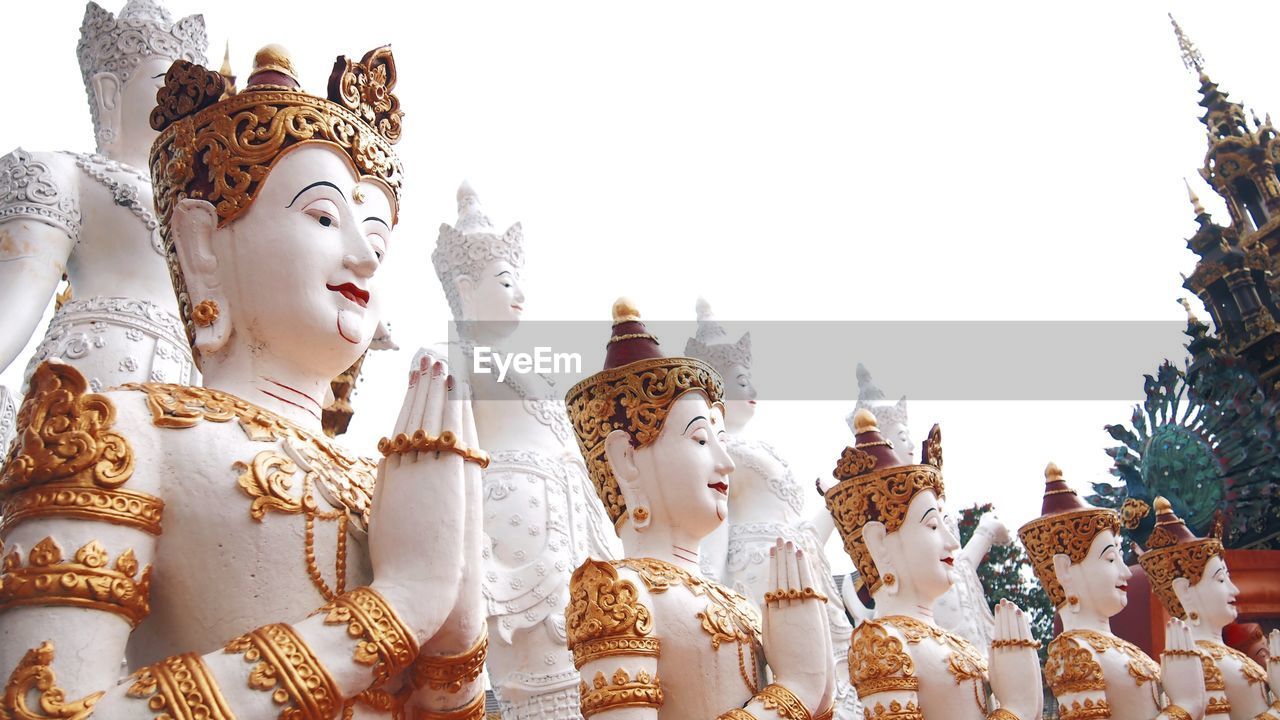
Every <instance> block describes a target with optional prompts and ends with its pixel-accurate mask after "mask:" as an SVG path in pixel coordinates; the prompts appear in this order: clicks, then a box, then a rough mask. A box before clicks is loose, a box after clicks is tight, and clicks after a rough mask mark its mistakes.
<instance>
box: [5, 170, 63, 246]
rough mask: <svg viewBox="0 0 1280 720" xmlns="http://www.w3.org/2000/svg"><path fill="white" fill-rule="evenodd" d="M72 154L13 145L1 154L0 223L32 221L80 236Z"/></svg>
mask: <svg viewBox="0 0 1280 720" xmlns="http://www.w3.org/2000/svg"><path fill="white" fill-rule="evenodd" d="M78 179H79V173H78V171H77V170H76V166H75V156H74V155H70V154H67V153H60V152H32V151H29V150H24V149H23V148H16V149H14V150H13V151H12V152H10V153H8V154H7V155H5V156H3V157H0V222H4V221H6V220H10V219H25V220H34V221H36V222H40V223H44V224H46V225H50V226H52V227H55V228H57V229H59V230H62V231H64V232H66V233H67V234H68V235H69V236H71V238H72V239H73V240H74V239H76V238H78V237H79V236H80V224H81V214H80V197H79V183H78Z"/></svg>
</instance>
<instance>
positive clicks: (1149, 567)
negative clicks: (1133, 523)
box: [1138, 497, 1223, 619]
mask: <svg viewBox="0 0 1280 720" xmlns="http://www.w3.org/2000/svg"><path fill="white" fill-rule="evenodd" d="M1222 553H1223V549H1222V541H1221V540H1218V539H1217V538H1198V537H1196V536H1195V534H1193V533H1192V532H1191V530H1190V529H1189V528H1188V527H1187V524H1186V523H1184V522H1183V521H1182V518H1180V517H1178V516H1177V515H1176V514H1175V513H1174V512H1173V506H1172V505H1170V504H1169V501H1168V500H1166V499H1164V498H1162V497H1157V498H1156V527H1155V529H1154V530H1152V531H1151V536H1150V537H1149V538H1148V539H1147V551H1146V552H1144V553H1142V554H1141V555H1139V556H1138V563H1139V564H1141V565H1142V569H1143V570H1146V571H1147V577H1148V578H1149V579H1150V580H1151V590H1152V591H1153V592H1155V594H1156V596H1157V597H1159V598H1160V602H1162V603H1164V607H1165V609H1166V610H1168V611H1169V614H1170V615H1173V616H1174V617H1178V618H1184V619H1185V618H1186V615H1187V612H1186V610H1185V609H1184V608H1183V607H1182V603H1181V602H1180V601H1179V600H1178V595H1177V593H1175V592H1174V591H1173V581H1174V580H1175V579H1176V578H1186V579H1187V580H1189V581H1190V582H1191V584H1192V585H1195V584H1196V583H1198V582H1200V578H1201V577H1202V576H1203V575H1204V567H1205V565H1208V564H1209V560H1210V558H1212V557H1214V556H1219V557H1221V556H1222Z"/></svg>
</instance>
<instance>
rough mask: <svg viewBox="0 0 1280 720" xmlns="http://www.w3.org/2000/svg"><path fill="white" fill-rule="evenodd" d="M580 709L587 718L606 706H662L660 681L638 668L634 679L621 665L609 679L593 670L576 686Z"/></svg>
mask: <svg viewBox="0 0 1280 720" xmlns="http://www.w3.org/2000/svg"><path fill="white" fill-rule="evenodd" d="M579 690H580V692H579V695H580V700H579V704H580V709H581V710H582V716H583V717H584V718H589V717H591V716H592V715H595V714H597V713H601V712H605V711H606V710H614V709H617V708H625V707H651V708H659V707H662V700H663V697H662V682H661V681H660V680H659V679H658V677H657V676H656V675H655V676H653V678H652V679H651V678H650V677H649V673H647V672H645V671H643V670H641V671H640V672H639V673H638V674H637V675H636V679H635V680H632V679H631V675H630V673H628V672H627V671H626V670H625V669H624V668H618V669H617V670H616V671H614V673H613V677H612V682H610V680H609V679H606V678H605V675H604V673H603V672H597V673H596V674H595V677H594V678H592V680H591V686H590V687H587V685H586V683H582V684H581V685H580V686H579Z"/></svg>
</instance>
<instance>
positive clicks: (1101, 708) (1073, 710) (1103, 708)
mask: <svg viewBox="0 0 1280 720" xmlns="http://www.w3.org/2000/svg"><path fill="white" fill-rule="evenodd" d="M1109 717H1111V706H1110V705H1107V701H1106V700H1092V699H1089V698H1085V701H1084V702H1080V701H1079V700H1072V701H1071V707H1067V706H1066V704H1062V705H1059V706H1058V718H1059V720H1103V719H1104V718H1109Z"/></svg>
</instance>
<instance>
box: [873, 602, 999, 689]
mask: <svg viewBox="0 0 1280 720" xmlns="http://www.w3.org/2000/svg"><path fill="white" fill-rule="evenodd" d="M880 622H882V623H885V624H886V625H889V626H891V627H893V628H895V629H896V630H897V631H898V632H900V633H902V636H903V637H904V638H906V640H907V644H908V645H919V644H920V643H921V642H922V641H924V640H925V639H929V640H932V641H934V642H935V643H937V644H939V645H942V646H943V647H946V648H947V649H948V650H950V651H951V654H950V655H949V656H947V671H948V672H950V673H951V676H952V677H954V678H955V681H956V684H957V685H959V684H960V683H962V682H973V683H977V684H979V685H981V684H982V683H984V682H986V680H987V660H986V658H984V657H982V653H980V652H978V649H977V648H975V647H974V646H973V644H972V643H970V642H969V641H968V640H965V639H964V638H962V637H960V636H959V635H956V634H955V633H953V632H948V631H946V630H943V629H942V628H940V627H938V626H937V625H930V624H928V623H924V622H921V621H919V620H916V619H915V618H912V617H907V616H906V615H889V616H887V617H883V618H880ZM979 704H980V705H981V704H982V703H979Z"/></svg>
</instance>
